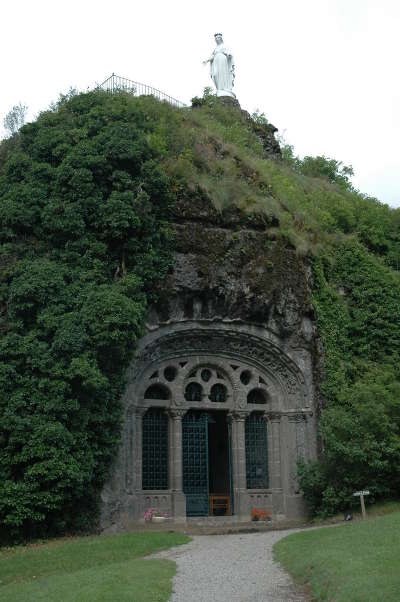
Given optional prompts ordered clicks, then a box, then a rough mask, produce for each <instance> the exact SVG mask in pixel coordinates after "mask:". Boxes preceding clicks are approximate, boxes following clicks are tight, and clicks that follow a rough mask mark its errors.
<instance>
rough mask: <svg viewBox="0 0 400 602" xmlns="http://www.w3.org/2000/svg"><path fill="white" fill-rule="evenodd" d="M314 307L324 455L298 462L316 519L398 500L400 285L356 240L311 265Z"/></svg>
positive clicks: (387, 269) (349, 241)
mask: <svg viewBox="0 0 400 602" xmlns="http://www.w3.org/2000/svg"><path fill="white" fill-rule="evenodd" d="M314 273H315V286H314V291H313V299H314V307H315V309H316V313H317V322H318V327H319V332H320V334H321V337H322V340H323V344H324V351H325V362H324V376H323V382H322V393H323V395H324V397H325V400H326V403H325V407H324V409H323V412H322V416H321V420H320V430H321V437H322V443H323V454H322V456H321V458H320V460H319V461H318V462H314V463H311V464H308V465H306V464H300V466H299V475H300V483H301V486H302V489H303V492H304V494H305V497H306V499H307V501H308V502H309V505H310V509H311V510H312V512H313V513H314V514H322V515H329V514H333V513H335V512H338V511H340V510H346V509H349V507H351V505H352V503H354V500H353V497H352V493H353V492H354V491H356V490H359V489H365V488H368V489H369V490H370V491H371V494H372V496H371V497H372V499H377V498H384V497H398V496H399V494H400V473H399V466H400V370H399V350H400V322H399V320H398V315H399V307H398V304H399V299H400V279H399V277H398V275H397V274H396V273H394V272H393V271H392V270H390V268H388V267H387V266H385V265H384V264H383V262H381V261H380V260H379V259H376V258H375V257H373V256H372V255H371V254H370V253H369V252H368V251H367V250H366V249H365V248H364V247H363V246H362V244H360V243H359V242H358V241H356V240H354V239H353V240H348V241H346V242H344V243H343V245H342V246H341V247H339V248H338V249H337V250H336V252H335V253H332V254H331V255H330V257H329V261H325V262H324V261H323V259H322V258H321V257H320V258H318V259H315V260H314Z"/></svg>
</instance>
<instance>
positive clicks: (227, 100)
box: [217, 94, 241, 109]
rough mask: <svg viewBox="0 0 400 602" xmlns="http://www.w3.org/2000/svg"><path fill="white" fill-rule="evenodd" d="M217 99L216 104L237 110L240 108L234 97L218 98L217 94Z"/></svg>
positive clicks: (223, 96) (224, 96)
mask: <svg viewBox="0 0 400 602" xmlns="http://www.w3.org/2000/svg"><path fill="white" fill-rule="evenodd" d="M217 98H218V102H220V103H222V104H224V105H226V106H227V107H236V108H237V109H240V108H241V107H240V104H239V101H238V99H237V98H236V96H226V95H221V96H220V95H219V94H217Z"/></svg>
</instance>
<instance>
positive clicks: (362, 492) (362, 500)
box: [353, 490, 369, 518]
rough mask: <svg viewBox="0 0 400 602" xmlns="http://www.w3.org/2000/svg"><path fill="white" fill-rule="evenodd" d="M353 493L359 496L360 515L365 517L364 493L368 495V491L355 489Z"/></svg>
mask: <svg viewBox="0 0 400 602" xmlns="http://www.w3.org/2000/svg"><path fill="white" fill-rule="evenodd" d="M353 495H354V496H355V497H359V498H360V502H361V512H362V517H363V518H367V513H366V512H365V503H364V495H369V491H368V490H366V491H356V492H355V493H353Z"/></svg>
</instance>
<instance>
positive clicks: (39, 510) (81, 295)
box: [0, 91, 171, 537]
mask: <svg viewBox="0 0 400 602" xmlns="http://www.w3.org/2000/svg"><path fill="white" fill-rule="evenodd" d="M149 102H150V103H151V102H154V103H155V101H151V100H148V103H149ZM153 124H154V121H153V122H152V121H149V119H148V117H147V114H146V110H145V108H144V106H143V103H142V102H141V100H140V99H134V98H133V97H131V96H129V95H127V94H123V93H121V94H117V95H113V96H112V95H109V94H107V93H105V92H104V93H103V92H98V91H96V92H92V93H88V94H81V95H76V96H72V97H71V98H64V99H62V100H61V101H60V103H59V104H58V105H57V106H55V107H54V108H53V110H50V111H47V112H45V113H43V114H41V115H40V117H39V118H38V120H37V121H36V122H35V123H32V124H28V125H25V126H24V127H23V128H22V130H21V132H20V134H19V137H18V140H16V141H15V143H14V145H13V146H12V147H10V150H9V151H8V152H7V153H6V155H5V156H2V157H1V164H0V199H1V203H0V223H1V230H0V262H1V274H0V328H1V334H2V336H1V340H0V424H1V426H0V429H1V430H0V524H1V525H2V526H1V535H2V536H4V537H10V536H11V537H16V536H18V537H33V536H43V535H48V534H56V533H60V532H65V531H68V530H77V529H83V530H87V529H89V528H90V527H91V526H92V525H93V523H94V521H95V519H96V508H97V500H98V494H99V490H100V488H101V486H102V485H103V483H104V480H105V478H106V475H107V469H108V466H109V463H110V461H111V459H112V457H113V456H114V455H115V450H116V446H117V443H118V439H119V433H120V422H121V409H122V408H121V402H120V395H121V392H122V389H123V382H124V373H125V371H126V368H127V365H128V363H129V360H130V358H131V357H132V353H133V350H134V344H135V341H136V340H137V338H138V337H139V336H140V335H141V332H142V323H143V319H144V315H145V311H146V307H147V302H148V299H149V298H154V294H155V293H154V290H155V288H156V287H155V285H156V284H157V283H158V282H159V280H160V279H162V278H163V277H164V275H165V273H166V271H167V269H168V267H169V264H170V251H169V235H168V230H167V228H166V225H165V216H166V215H167V211H168V206H169V202H170V198H171V195H170V188H169V182H168V178H167V177H166V175H165V173H164V172H163V170H162V168H161V167H160V165H159V161H158V155H159V153H158V151H157V149H156V148H154V145H153V146H152V145H151V144H150V143H149V139H150V137H151V135H152V131H153Z"/></svg>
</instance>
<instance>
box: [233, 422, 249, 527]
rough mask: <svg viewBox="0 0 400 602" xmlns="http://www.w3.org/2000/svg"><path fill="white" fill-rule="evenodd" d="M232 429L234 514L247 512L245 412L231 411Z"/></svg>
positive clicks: (245, 513)
mask: <svg viewBox="0 0 400 602" xmlns="http://www.w3.org/2000/svg"><path fill="white" fill-rule="evenodd" d="M229 416H230V419H231V421H232V422H231V424H232V427H231V430H232V442H231V444H232V463H233V493H234V505H235V514H237V515H239V516H240V515H247V514H248V500H247V495H246V488H247V484H246V443H245V420H246V416H247V414H246V412H231V413H230V415H229Z"/></svg>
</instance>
